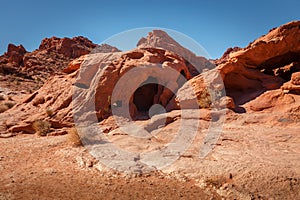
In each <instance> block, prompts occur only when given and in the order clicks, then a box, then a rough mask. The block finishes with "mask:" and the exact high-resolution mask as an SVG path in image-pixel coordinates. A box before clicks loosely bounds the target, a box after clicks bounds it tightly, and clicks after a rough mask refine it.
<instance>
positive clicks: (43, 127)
mask: <svg viewBox="0 0 300 200" xmlns="http://www.w3.org/2000/svg"><path fill="white" fill-rule="evenodd" d="M32 128H33V130H35V133H36V134H37V135H38V136H46V135H47V134H48V133H49V131H50V128H51V123H50V122H47V121H44V120H37V121H35V122H33V124H32Z"/></svg>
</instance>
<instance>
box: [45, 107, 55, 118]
mask: <svg viewBox="0 0 300 200" xmlns="http://www.w3.org/2000/svg"><path fill="white" fill-rule="evenodd" d="M46 114H47V115H48V116H49V117H51V116H53V114H54V111H53V110H52V109H51V108H47V109H46Z"/></svg>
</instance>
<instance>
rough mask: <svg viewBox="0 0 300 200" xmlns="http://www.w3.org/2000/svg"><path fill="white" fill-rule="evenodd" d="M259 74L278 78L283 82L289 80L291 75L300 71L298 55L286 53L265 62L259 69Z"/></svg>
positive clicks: (299, 57) (299, 54) (299, 55)
mask: <svg viewBox="0 0 300 200" xmlns="http://www.w3.org/2000/svg"><path fill="white" fill-rule="evenodd" d="M259 69H260V70H261V72H263V73H265V74H269V75H272V76H278V77H280V78H282V79H283V80H284V81H285V82H286V81H289V80H291V75H292V74H293V73H294V72H297V71H299V70H300V53H297V52H290V51H289V52H287V53H285V54H283V55H279V56H275V57H273V58H270V59H268V60H266V61H265V62H264V63H262V64H261V65H260V67H259Z"/></svg>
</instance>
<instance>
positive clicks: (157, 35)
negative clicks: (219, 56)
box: [137, 30, 214, 75]
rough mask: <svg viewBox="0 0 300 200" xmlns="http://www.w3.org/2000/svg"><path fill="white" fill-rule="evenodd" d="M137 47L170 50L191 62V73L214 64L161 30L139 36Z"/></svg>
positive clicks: (199, 71)
mask: <svg viewBox="0 0 300 200" xmlns="http://www.w3.org/2000/svg"><path fill="white" fill-rule="evenodd" d="M137 47H138V48H151V47H152V48H162V49H165V50H168V51H172V52H174V53H176V54H178V55H180V56H182V57H183V58H184V59H186V60H187V61H188V62H189V63H190V64H192V65H193V66H194V67H195V68H196V69H195V70H193V71H194V73H192V75H197V74H199V73H201V72H202V70H203V69H205V68H206V69H212V68H214V64H212V63H211V62H210V61H208V60H207V59H206V58H204V57H202V56H197V55H196V54H195V53H193V52H192V51H190V50H188V49H187V48H185V47H183V46H182V45H180V44H179V43H178V42H176V41H175V40H174V39H173V38H172V37H171V36H169V35H168V33H166V32H165V31H163V30H153V31H152V32H149V33H148V36H147V37H146V38H144V37H143V38H141V39H140V40H139V42H138V43H137Z"/></svg>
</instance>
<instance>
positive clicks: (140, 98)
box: [133, 77, 159, 112]
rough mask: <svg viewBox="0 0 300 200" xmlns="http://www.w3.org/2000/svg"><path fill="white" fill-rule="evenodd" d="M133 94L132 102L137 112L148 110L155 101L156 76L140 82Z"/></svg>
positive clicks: (156, 90)
mask: <svg viewBox="0 0 300 200" xmlns="http://www.w3.org/2000/svg"><path fill="white" fill-rule="evenodd" d="M141 85H142V86H140V87H139V88H138V89H136V90H135V92H134V94H133V103H134V104H135V106H136V108H137V110H138V111H139V112H148V110H149V109H150V108H151V106H152V105H153V104H154V103H155V102H154V98H155V95H156V94H157V92H158V86H159V85H158V82H157V79H156V78H153V77H149V78H148V79H147V80H146V81H145V82H144V83H142V84H141Z"/></svg>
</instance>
